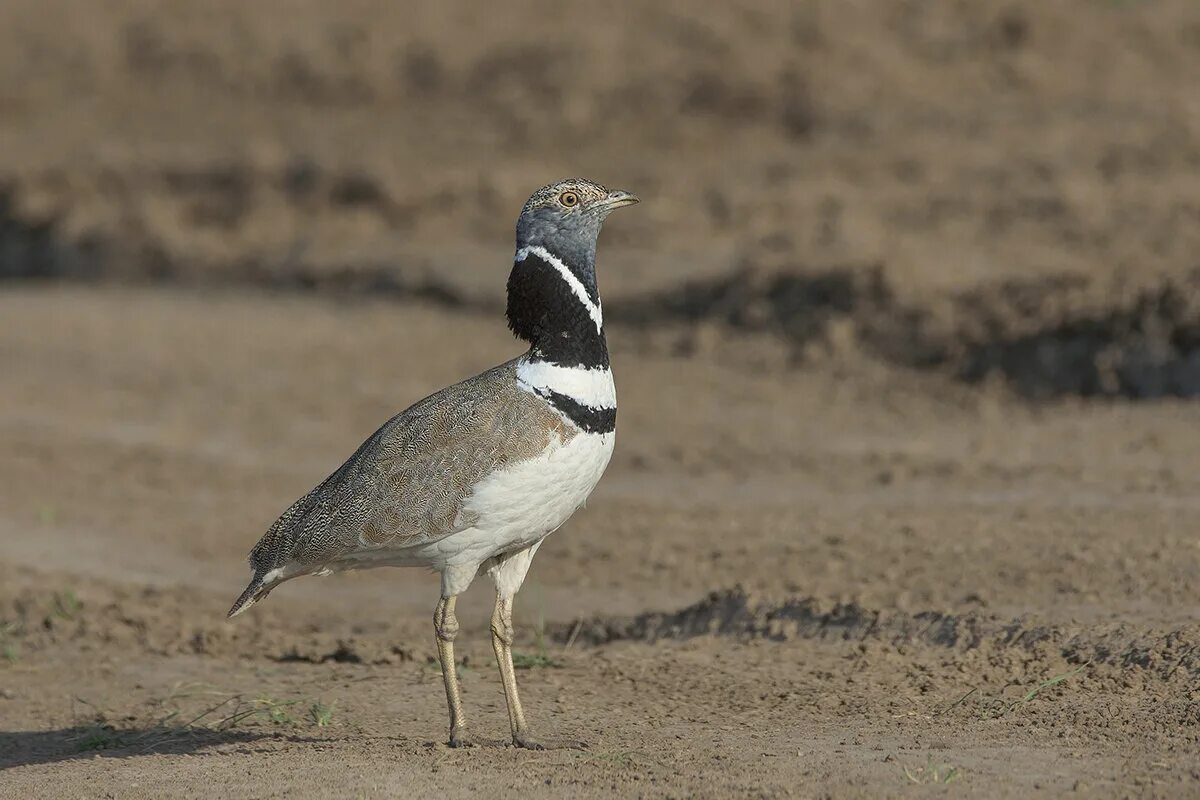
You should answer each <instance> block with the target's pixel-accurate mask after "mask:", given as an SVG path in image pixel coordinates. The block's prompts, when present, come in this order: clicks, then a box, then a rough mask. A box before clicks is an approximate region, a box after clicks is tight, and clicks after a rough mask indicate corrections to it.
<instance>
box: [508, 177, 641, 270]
mask: <svg viewBox="0 0 1200 800" xmlns="http://www.w3.org/2000/svg"><path fill="white" fill-rule="evenodd" d="M636 202H638V199H637V197H636V196H634V195H633V194H630V193H629V192H626V191H623V190H621V189H609V188H607V187H605V186H601V185H600V184H598V183H595V182H593V181H589V180H585V179H583V178H568V179H566V180H562V181H558V182H557V183H552V184H550V185H549V186H543V187H542V188H541V189H538V190H537V191H536V192H534V193H533V196H532V197H530V198H529V200H528V201H527V202H526V203H525V207H524V208H522V209H521V216H520V217H518V218H517V249H518V250H520V249H521V248H523V247H544V248H546V250H548V251H549V252H551V253H553V254H555V255H556V256H558V257H559V258H562V259H564V260H565V261H567V262H568V263H572V264H575V265H578V266H581V267H583V266H591V265H593V264H594V263H595V258H596V239H597V238H598V237H599V236H600V228H601V227H602V226H603V225H604V220H605V219H606V218H607V217H608V215H609V214H611V213H612V212H613V210H614V209H617V208H620V207H622V206H630V205H633V204H634V203H636Z"/></svg>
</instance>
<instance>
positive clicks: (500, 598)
mask: <svg viewBox="0 0 1200 800" xmlns="http://www.w3.org/2000/svg"><path fill="white" fill-rule="evenodd" d="M512 603H513V599H512V596H511V595H505V594H502V593H501V592H496V608H495V610H494V611H493V612H492V650H494V651H495V652H496V664H497V665H498V666H499V667H500V680H501V681H503V682H504V699H505V700H507V701H508V723H509V725H510V726H511V728H512V738H513V745H515V746H516V747H524V748H527V749H529V750H542V749H544V748H543V746H542V745H540V744H538V743H537V742H535V741H533V740H532V739H530V738H529V727H528V726H527V725H526V724H525V711H524V710H523V709H522V708H521V697H520V696H519V695H518V694H517V676H516V673H515V672H514V671H513V660H512V643H513V624H512Z"/></svg>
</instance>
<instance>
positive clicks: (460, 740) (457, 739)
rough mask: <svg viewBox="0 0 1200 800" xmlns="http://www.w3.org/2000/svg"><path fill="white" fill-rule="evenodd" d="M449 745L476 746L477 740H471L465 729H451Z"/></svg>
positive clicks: (456, 746) (455, 746)
mask: <svg viewBox="0 0 1200 800" xmlns="http://www.w3.org/2000/svg"><path fill="white" fill-rule="evenodd" d="M449 745H450V746H451V747H454V748H458V747H474V746H475V742H473V741H471V739H470V737H468V736H467V734H466V732H465V731H450V741H449Z"/></svg>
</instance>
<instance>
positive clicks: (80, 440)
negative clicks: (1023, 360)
mask: <svg viewBox="0 0 1200 800" xmlns="http://www.w3.org/2000/svg"><path fill="white" fill-rule="evenodd" d="M0 319H3V320H4V333H5V337H4V343H5V346H4V349H3V351H2V356H0V357H2V359H3V362H2V363H0V374H2V375H3V376H4V378H3V387H4V391H3V393H2V394H0V398H2V400H0V431H3V438H4V441H5V458H4V461H3V469H4V474H3V480H0V492H2V497H0V508H3V509H4V515H3V519H2V520H0V525H2V526H3V528H2V531H3V537H2V538H0V544H2V550H0V555H2V556H3V564H4V567H3V570H4V571H3V581H2V584H0V585H2V587H3V589H2V595H3V597H2V599H3V603H4V605H3V606H2V608H3V609H4V619H5V620H6V624H7V626H8V627H7V628H6V630H7V634H6V640H5V641H6V643H7V646H8V647H9V650H8V653H9V655H8V663H6V664H4V665H3V667H0V670H2V671H0V681H2V686H0V689H2V691H3V695H2V697H3V699H0V709H2V710H3V720H4V733H3V734H2V737H3V738H2V739H0V759H3V761H2V762H0V763H3V766H4V767H5V768H6V769H5V770H4V772H3V773H0V785H3V786H4V787H5V789H6V792H5V793H6V794H7V795H8V796H88V797H92V796H105V794H104V793H105V792H111V793H112V794H113V796H120V797H128V796H161V795H164V794H169V795H182V796H200V795H205V794H207V793H208V792H209V791H210V789H208V788H206V787H209V786H213V785H216V786H219V787H221V789H220V792H221V793H225V794H232V795H238V796H241V795H246V796H256V797H257V796H264V797H266V796H284V795H289V796H295V794H296V793H300V794H301V795H303V794H310V795H313V796H318V795H323V794H326V793H333V794H336V795H338V796H358V795H364V796H367V797H389V796H406V795H409V794H412V793H416V792H417V791H421V792H424V791H432V790H433V789H434V788H439V789H444V790H446V791H448V792H449V793H450V794H451V795H453V796H465V795H467V794H469V793H471V792H473V791H476V790H480V789H482V788H485V787H495V786H501V787H506V788H512V789H517V788H520V789H521V790H522V791H524V792H531V793H533V794H538V795H561V794H562V793H564V792H570V793H573V794H579V795H586V796H590V795H593V794H594V795H600V794H611V793H612V792H613V791H614V790H615V791H617V792H618V793H621V794H646V795H675V796H695V795H700V796H728V795H730V794H734V795H760V794H766V795H775V794H796V795H800V796H811V795H814V794H832V795H834V796H839V797H841V796H879V795H889V794H901V793H904V792H906V791H908V792H917V791H920V789H919V787H918V786H917V783H918V782H922V781H930V782H934V781H937V780H940V779H944V777H945V776H946V775H947V774H949V775H950V777H951V778H952V779H953V783H954V785H955V786H956V787H957V788H955V789H954V791H955V792H956V793H958V792H965V793H969V794H974V795H978V796H989V797H990V796H1014V797H1015V796H1028V795H1030V794H1031V793H1032V794H1036V793H1038V792H1041V793H1044V794H1047V795H1057V794H1062V793H1066V792H1071V791H1076V792H1079V793H1081V796H1094V795H1095V794H1102V795H1128V794H1142V795H1160V796H1171V795H1174V796H1178V795H1179V794H1181V793H1190V792H1192V791H1194V790H1195V787H1196V785H1197V784H1196V781H1197V780H1200V757H1198V756H1197V752H1198V751H1197V747H1196V745H1197V739H1198V736H1197V734H1198V731H1200V728H1198V727H1197V726H1198V724H1200V718H1198V712H1197V708H1198V706H1197V700H1200V696H1198V690H1197V675H1198V674H1200V625H1197V624H1196V622H1195V619H1196V612H1197V603H1196V596H1195V586H1196V580H1197V576H1198V574H1200V547H1198V546H1197V538H1196V536H1195V519H1196V514H1197V511H1198V507H1200V501H1198V500H1197V497H1200V492H1198V491H1197V490H1198V488H1200V486H1198V483H1200V480H1198V479H1197V477H1196V476H1197V470H1196V454H1197V453H1198V452H1200V447H1198V445H1200V434H1198V433H1197V428H1196V425H1195V412H1194V410H1193V409H1191V408H1190V406H1188V405H1187V404H1186V403H1184V402H1179V403H1168V402H1163V403H1157V404H1152V405H1129V404H1120V403H1118V404H1099V403H1096V402H1092V403H1089V404H1083V405H1080V404H1075V403H1068V404H1063V405H1055V406H1053V407H1042V408H1038V409H1031V408H1030V407H1028V406H1027V405H1026V404H1024V403H1022V402H1021V401H1018V400H1013V399H1004V398H1002V397H994V396H980V395H978V394H977V393H972V392H968V391H966V390H962V389H958V388H956V387H953V386H946V387H944V388H943V389H942V390H933V387H931V386H929V383H930V380H931V379H929V378H927V377H919V378H914V377H912V376H910V375H905V374H897V373H894V372H891V371H889V370H887V369H883V368H880V367H878V366H877V365H874V364H871V363H869V362H863V363H859V364H853V365H851V366H849V367H847V370H846V372H845V374H842V375H831V374H829V373H828V372H826V371H807V370H793V371H789V372H785V373H777V374H768V375H764V374H761V372H760V371H759V370H755V369H751V368H738V367H735V366H730V365H722V364H716V363H706V362H705V361H704V360H699V359H687V360H685V359H678V358H675V359H671V358H658V357H653V356H643V355H639V354H638V353H637V340H638V338H639V337H638V336H636V335H630V334H628V333H627V332H622V331H621V330H619V329H618V330H617V331H616V332H615V333H614V337H613V338H614V360H615V363H616V369H617V375H618V382H619V385H620V391H621V404H622V405H621V408H622V412H621V429H620V445H619V447H618V451H617V455H616V457H615V460H614V462H613V465H612V467H611V469H610V473H609V475H608V476H607V477H606V478H605V480H604V481H603V482H602V484H601V486H600V488H599V489H598V490H597V492H596V494H595V495H594V497H593V500H592V501H591V502H590V503H589V506H588V508H587V509H586V510H585V511H582V512H581V513H580V514H579V515H578V516H577V518H576V519H575V520H574V521H573V522H572V523H571V524H570V525H569V526H567V527H566V528H564V529H563V530H561V531H559V532H558V533H556V534H555V535H554V537H553V538H552V539H551V540H550V541H549V542H548V544H547V546H546V547H544V548H543V552H541V553H540V554H539V558H538V561H537V563H536V566H535V568H534V570H533V572H532V574H531V578H530V581H529V582H528V584H527V587H526V589H525V590H524V591H523V592H522V594H521V596H520V601H519V605H518V612H519V625H520V642H521V648H520V649H521V652H522V653H523V654H525V655H526V656H528V659H529V660H528V663H529V665H530V668H529V669H526V670H523V671H522V673H521V679H522V683H523V686H524V688H525V691H526V695H527V698H528V700H527V702H528V704H529V706H530V712H531V715H532V717H533V719H534V720H535V721H536V726H537V729H538V731H539V732H542V733H543V734H545V735H546V736H547V737H548V738H550V739H551V740H552V741H553V740H555V739H556V738H560V739H579V740H583V741H585V742H587V744H588V745H589V747H588V748H587V749H586V750H583V751H571V750H558V751H552V752H549V753H528V752H518V751H514V750H512V749H511V748H508V747H505V746H501V743H502V741H503V736H504V730H505V728H504V725H505V719H504V711H503V699H502V695H501V692H500V686H499V682H498V678H497V676H496V675H495V674H494V669H493V667H492V665H491V662H490V653H489V646H488V640H487V632H486V631H487V629H486V624H487V616H488V603H489V597H488V591H487V587H485V586H482V585H480V586H477V587H475V588H474V589H473V590H472V593H471V594H470V595H469V596H468V598H467V600H466V602H465V604H464V605H465V607H464V609H463V611H462V613H461V618H462V619H463V621H464V627H465V633H464V638H465V647H464V651H463V652H464V654H465V657H466V668H465V669H464V680H465V686H466V696H467V703H468V708H469V710H470V711H471V713H472V716H473V722H474V726H475V729H476V732H477V734H478V735H479V736H480V737H482V738H484V740H485V741H491V742H493V743H495V744H494V746H485V747H481V748H477V749H474V750H471V751H468V752H456V751H450V750H447V749H446V748H445V747H444V746H443V745H442V744H441V740H442V738H443V733H444V731H443V730H442V728H443V726H444V720H443V715H444V709H443V704H444V698H443V696H442V692H441V688H440V685H439V682H438V675H437V672H436V670H435V669H434V667H433V666H432V665H431V659H432V658H433V654H434V648H433V646H432V640H431V634H430V631H429V627H430V623H429V617H430V612H431V608H432V604H433V602H434V601H435V599H436V592H437V590H436V581H435V579H434V577H433V576H430V575H424V574H421V573H419V572H413V571H406V572H397V571H391V570H383V571H375V572H371V573H362V574H357V575H349V576H339V577H333V578H327V579H308V580H306V581H298V582H294V583H291V584H288V585H286V586H284V587H282V588H281V589H279V590H278V591H277V592H275V593H274V594H273V595H272V597H271V598H270V600H269V601H268V602H267V603H265V604H264V605H263V606H262V607H261V608H256V609H255V610H254V613H253V614H251V615H249V616H248V617H247V618H245V619H241V618H239V619H238V620H237V621H236V622H235V623H226V622H224V621H223V620H222V614H223V612H224V610H225V608H226V607H227V606H228V604H229V602H230V600H231V598H232V597H233V596H234V595H236V594H237V592H238V591H239V590H240V587H241V583H242V582H243V580H244V578H245V577H246V569H245V567H244V565H243V564H242V561H241V560H242V556H243V554H244V552H245V551H246V549H247V548H248V547H249V545H250V544H251V543H252V542H253V541H254V539H255V538H256V536H257V535H258V533H259V532H260V530H261V529H263V528H264V527H265V526H266V524H267V523H269V522H270V521H271V519H272V518H273V517H274V515H275V514H276V513H277V512H278V511H279V510H280V509H281V508H282V507H283V506H284V505H286V504H287V503H288V502H289V501H290V500H291V498H292V497H293V496H295V495H298V494H300V493H302V492H303V491H304V490H306V489H307V488H308V487H309V486H310V485H311V484H313V483H314V482H316V481H317V480H318V479H320V478H321V477H323V476H324V475H325V474H326V473H327V472H328V471H329V470H330V469H331V468H332V467H334V466H336V465H337V463H339V462H340V460H341V459H342V458H343V457H344V456H345V455H346V454H347V453H348V452H349V450H350V449H352V446H353V444H354V443H356V442H358V441H360V440H361V439H362V438H363V437H364V436H365V435H366V434H367V433H369V432H370V431H371V430H372V429H373V428H374V427H375V425H376V424H377V423H378V421H379V420H380V419H383V418H385V417H386V416H387V415H388V414H389V413H391V412H392V411H394V410H396V409H397V408H399V407H401V406H404V405H406V404H407V403H408V402H410V401H413V400H415V399H417V398H418V397H420V396H422V395H423V394H425V393H426V392H428V391H429V390H431V389H434V388H436V387H438V386H441V385H443V384H445V383H446V382H448V381H450V380H452V379H453V378H454V377H455V376H457V375H461V374H465V373H469V372H471V371H473V370H478V369H480V368H482V367H485V366H486V365H488V364H490V363H493V362H495V361H497V360H499V359H501V358H503V357H505V356H506V355H507V354H509V353H511V352H513V347H514V345H512V344H511V343H509V342H507V341H505V337H503V336H500V335H497V334H499V333H500V331H501V323H500V322H499V321H498V320H496V319H490V318H488V317H486V316H485V315H471V314H455V313H449V312H444V311H432V310H430V309H428V308H426V307H422V306H419V305H415V304H380V303H375V302H365V301H363V302H359V301H354V302H342V303H330V302H326V301H318V300H301V299H288V298H286V297H278V296H270V295H258V296H246V295H245V294H244V293H241V294H228V293H204V294H199V295H197V294H180V293H174V292H164V291H135V290H102V291H97V290H75V289H25V290H9V291H7V292H5V295H4V297H3V299H2V300H0ZM399 342H403V343H404V346H403V348H400V347H398V346H397V343H399ZM432 348H439V349H440V352H441V354H442V358H441V359H414V358H406V357H405V353H406V352H407V353H412V352H421V351H423V350H426V349H432ZM655 612H658V613H657V614H656V613H655ZM647 614H649V615H648V616H647ZM1039 687H1041V688H1040V691H1039ZM1031 693H1032V696H1031ZM271 702H273V703H280V704H293V705H286V706H282V707H281V709H280V710H279V712H278V713H277V715H276V716H278V717H280V719H278V720H275V721H273V720H272V718H271V715H270V713H269V711H270V708H271V707H270V706H268V703H271ZM218 703H223V704H222V705H220V706H219V707H217V708H216V709H215V710H212V711H210V712H209V713H208V714H207V715H205V716H202V717H200V718H199V719H195V718H196V717H198V716H199V715H200V714H202V712H204V711H205V710H206V709H209V708H210V707H212V706H214V705H216V704H218ZM256 703H257V704H258V705H257V706H256V705H255V704H256ZM316 703H322V704H326V705H328V706H330V707H332V709H333V714H332V718H331V720H330V721H329V724H328V725H325V726H318V725H316V724H315V723H314V722H313V721H312V715H311V709H312V706H313V704H316ZM255 709H257V711H258V713H251V714H250V715H249V716H244V715H241V714H240V713H239V712H242V711H250V712H254V711H255ZM176 712H177V713H176ZM173 714H175V715H174V716H172V715H173ZM231 715H236V716H231ZM193 720H194V721H193ZM939 770H940V771H939ZM947 770H956V772H952V773H947ZM935 772H937V775H935ZM939 776H940V777H939Z"/></svg>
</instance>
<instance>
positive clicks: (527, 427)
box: [250, 362, 573, 574]
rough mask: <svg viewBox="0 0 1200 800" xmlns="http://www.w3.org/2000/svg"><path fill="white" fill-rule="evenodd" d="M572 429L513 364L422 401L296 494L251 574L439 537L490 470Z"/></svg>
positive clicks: (455, 524)
mask: <svg viewBox="0 0 1200 800" xmlns="http://www.w3.org/2000/svg"><path fill="white" fill-rule="evenodd" d="M572 435H573V429H572V428H570V426H568V425H566V424H565V422H564V421H563V419H562V418H561V417H560V416H559V415H558V414H557V413H555V412H554V411H553V410H552V409H550V408H549V407H548V406H547V405H546V404H545V403H544V402H543V401H542V400H541V399H540V398H538V397H536V396H535V395H533V394H530V393H529V392H525V391H522V390H521V389H519V388H518V387H517V384H516V367H515V362H509V363H507V364H503V365H501V366H499V367H496V368H494V369H491V370H488V371H487V372H485V373H483V374H481V375H478V376H476V377H474V378H471V379H469V380H467V381H463V382H462V383H459V384H456V385H454V386H451V387H449V388H447V389H443V390H442V391H441V392H438V393H437V394H435V395H432V396H430V397H427V398H425V399H424V400H422V401H421V402H419V403H417V404H416V405H414V406H412V407H411V408H409V409H408V410H407V411H404V412H403V413H401V414H399V415H397V416H395V417H393V418H392V419H391V420H389V421H388V422H387V423H386V424H385V425H384V426H383V427H382V428H380V429H379V430H378V431H376V432H375V433H374V434H373V435H372V436H371V437H370V438H369V439H367V441H366V442H364V443H363V445H362V446H361V447H360V448H359V449H358V451H357V452H355V454H354V455H353V456H351V457H350V458H349V460H347V461H346V463H345V464H343V465H342V466H341V467H340V468H339V469H338V470H337V472H335V473H333V474H332V475H330V476H329V477H328V478H326V479H325V481H323V482H322V483H321V485H320V486H318V487H317V488H316V489H314V490H312V491H311V492H309V493H308V494H307V495H305V496H304V497H302V498H301V499H299V500H297V501H296V502H295V503H294V504H293V505H292V506H291V507H290V508H289V509H288V510H287V511H285V512H284V513H283V515H282V516H280V518H279V519H278V520H277V521H276V522H275V524H274V525H272V526H271V528H270V530H268V531H267V533H266V534H265V535H264V536H263V537H262V539H261V540H260V541H259V543H258V545H257V546H256V547H255V548H254V551H253V552H252V553H251V555H250V563H251V566H252V567H253V568H254V570H255V572H256V573H259V574H261V573H265V572H267V571H269V570H271V569H274V568H276V567H281V566H285V565H297V566H302V567H303V566H311V567H314V568H317V567H319V566H320V565H322V564H326V563H329V562H331V561H335V560H337V559H339V558H342V557H345V556H347V555H351V554H353V553H357V552H361V551H366V550H372V549H376V548H380V547H389V548H392V547H404V546H408V545H413V544H420V543H423V542H431V541H436V540H437V539H440V538H442V537H444V536H448V535H450V534H452V533H455V532H457V531H459V530H462V529H464V528H466V527H470V525H471V524H473V522H474V520H472V519H469V518H467V516H465V515H464V514H463V504H464V503H465V502H466V500H467V498H469V497H470V496H471V493H472V492H473V491H474V487H475V485H476V484H477V483H479V481H480V480H481V479H483V478H484V477H486V476H487V475H488V474H489V473H491V472H492V471H494V470H496V469H499V468H503V467H504V466H506V465H508V464H512V463H515V462H518V461H523V460H525V459H528V458H532V457H534V456H536V455H538V454H539V453H541V452H543V451H544V450H545V449H546V447H547V446H548V445H549V444H550V442H551V439H552V437H559V438H561V439H562V440H566V439H568V438H570V437H571V436H572Z"/></svg>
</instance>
